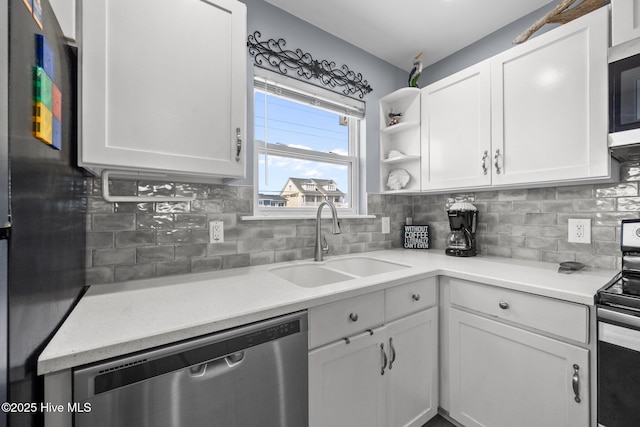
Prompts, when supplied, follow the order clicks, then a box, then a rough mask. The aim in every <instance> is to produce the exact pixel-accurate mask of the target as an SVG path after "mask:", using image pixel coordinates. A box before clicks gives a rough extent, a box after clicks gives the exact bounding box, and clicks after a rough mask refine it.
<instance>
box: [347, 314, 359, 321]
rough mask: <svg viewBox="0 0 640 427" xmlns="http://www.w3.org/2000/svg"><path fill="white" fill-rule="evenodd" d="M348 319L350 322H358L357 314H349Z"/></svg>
mask: <svg viewBox="0 0 640 427" xmlns="http://www.w3.org/2000/svg"><path fill="white" fill-rule="evenodd" d="M349 319H350V320H351V321H352V322H357V321H358V313H351V314H350V315H349Z"/></svg>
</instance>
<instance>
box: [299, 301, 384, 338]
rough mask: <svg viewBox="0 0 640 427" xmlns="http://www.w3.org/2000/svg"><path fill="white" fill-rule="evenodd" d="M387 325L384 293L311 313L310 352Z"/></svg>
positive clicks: (336, 304) (318, 309)
mask: <svg viewBox="0 0 640 427" xmlns="http://www.w3.org/2000/svg"><path fill="white" fill-rule="evenodd" d="M383 323H384V291H379V292H372V293H370V294H366V295H362V296H358V297H354V298H348V299H345V300H342V301H336V302H333V303H330V304H325V305H321V306H318V307H313V308H310V309H309V348H310V349H311V348H315V347H318V346H320V345H323V344H326V343H329V342H331V341H335V340H338V339H341V338H344V337H349V336H353V335H355V334H357V333H359V332H362V331H364V330H366V329H370V328H374V327H376V326H380V325H382V324H383Z"/></svg>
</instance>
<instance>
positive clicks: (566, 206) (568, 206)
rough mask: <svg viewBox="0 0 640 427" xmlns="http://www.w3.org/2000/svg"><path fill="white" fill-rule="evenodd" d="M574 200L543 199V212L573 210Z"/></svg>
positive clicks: (541, 204)
mask: <svg viewBox="0 0 640 427" xmlns="http://www.w3.org/2000/svg"><path fill="white" fill-rule="evenodd" d="M574 210H575V209H574V201H573V200H543V201H541V202H540V211H541V212H573V211H574Z"/></svg>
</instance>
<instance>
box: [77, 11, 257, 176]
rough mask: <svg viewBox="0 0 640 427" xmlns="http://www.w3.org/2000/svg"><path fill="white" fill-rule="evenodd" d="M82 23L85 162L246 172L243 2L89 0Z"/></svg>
mask: <svg viewBox="0 0 640 427" xmlns="http://www.w3.org/2000/svg"><path fill="white" fill-rule="evenodd" d="M80 23H81V30H80V40H79V60H80V67H79V68H80V87H81V144H80V145H81V150H80V156H79V163H80V164H81V166H85V167H87V168H89V169H91V170H93V171H94V172H96V171H99V170H101V169H121V170H129V171H146V172H160V173H169V174H171V176H183V175H188V176H197V177H204V178H208V177H241V176H244V173H245V172H244V171H245V165H244V163H245V155H244V153H245V146H244V145H242V146H241V147H240V150H239V149H238V148H239V147H238V145H237V142H238V141H239V140H242V144H245V142H244V138H245V133H246V86H247V82H246V6H245V5H244V4H243V3H241V2H239V1H236V0H183V1H174V0H138V1H135V2H131V1H127V0H105V1H82V2H81V21H80Z"/></svg>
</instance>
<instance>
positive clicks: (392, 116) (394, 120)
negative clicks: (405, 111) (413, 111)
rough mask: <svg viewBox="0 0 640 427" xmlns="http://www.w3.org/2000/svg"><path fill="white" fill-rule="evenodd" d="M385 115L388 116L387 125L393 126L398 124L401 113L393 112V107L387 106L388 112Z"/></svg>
mask: <svg viewBox="0 0 640 427" xmlns="http://www.w3.org/2000/svg"><path fill="white" fill-rule="evenodd" d="M387 116H389V126H393V125H396V124H398V122H399V121H400V117H402V113H394V112H393V108H389V114H387Z"/></svg>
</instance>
